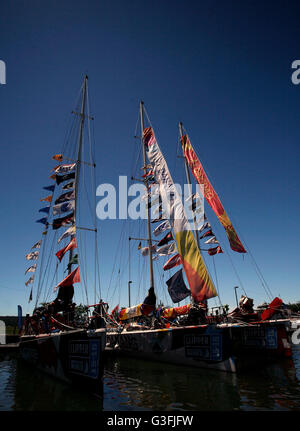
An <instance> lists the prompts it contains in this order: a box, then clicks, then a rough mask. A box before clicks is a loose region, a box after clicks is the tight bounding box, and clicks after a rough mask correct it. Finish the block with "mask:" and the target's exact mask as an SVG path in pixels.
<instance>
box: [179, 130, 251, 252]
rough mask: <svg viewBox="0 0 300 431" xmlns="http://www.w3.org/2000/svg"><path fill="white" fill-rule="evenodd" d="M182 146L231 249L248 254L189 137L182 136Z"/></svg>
mask: <svg viewBox="0 0 300 431" xmlns="http://www.w3.org/2000/svg"><path fill="white" fill-rule="evenodd" d="M181 145H182V148H183V152H184V155H185V157H186V160H187V162H188V164H189V167H190V169H191V171H192V173H193V175H194V177H195V178H196V181H197V182H198V184H200V185H203V189H204V191H203V194H204V197H205V199H206V200H207V202H208V203H209V205H210V206H211V208H212V210H213V211H214V212H215V214H216V216H217V217H218V219H219V221H220V223H221V224H222V225H223V227H224V229H225V231H226V234H227V237H228V240H229V243H230V247H231V248H232V250H234V251H237V252H238V253H246V250H245V249H244V247H243V245H242V243H241V241H240V239H239V237H238V236H237V233H236V231H235V230H234V227H233V226H232V224H231V221H230V220H229V217H228V215H227V214H226V212H225V210H224V208H223V205H222V204H221V201H220V199H219V197H218V195H217V193H216V192H215V190H214V189H213V186H212V185H211V183H210V181H209V179H208V178H207V176H206V173H205V171H204V169H203V167H202V165H201V163H200V161H199V159H198V157H197V155H196V153H195V151H194V149H193V147H192V145H191V143H190V140H189V138H188V136H187V135H184V136H182V138H181Z"/></svg>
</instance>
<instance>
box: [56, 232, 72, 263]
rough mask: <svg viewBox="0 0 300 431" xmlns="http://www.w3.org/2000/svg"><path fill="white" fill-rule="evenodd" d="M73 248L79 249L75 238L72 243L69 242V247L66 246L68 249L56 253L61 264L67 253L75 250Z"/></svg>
mask: <svg viewBox="0 0 300 431" xmlns="http://www.w3.org/2000/svg"><path fill="white" fill-rule="evenodd" d="M73 248H77V242H76V238H75V237H74V238H73V239H71V241H70V242H69V244H68V245H66V247H64V248H62V249H61V250H59V251H58V252H57V253H56V256H57V258H58V260H59V261H60V262H61V260H62V258H63V257H64V255H65V254H66V253H67V251H69V250H73Z"/></svg>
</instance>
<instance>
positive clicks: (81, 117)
mask: <svg viewBox="0 0 300 431" xmlns="http://www.w3.org/2000/svg"><path fill="white" fill-rule="evenodd" d="M87 80H88V76H87V75H85V77H84V80H83V87H82V100H81V110H80V128H79V138H78V150H77V159H76V172H75V214H74V225H76V212H77V196H78V185H79V174H80V163H81V152H82V142H83V128H84V120H85V105H86V103H85V102H86V89H87ZM74 237H75V235H72V237H71V238H72V239H73V238H74ZM72 259H73V249H72V250H70V254H69V270H68V273H69V274H70V273H71V272H72V264H71V263H70V262H71V261H72Z"/></svg>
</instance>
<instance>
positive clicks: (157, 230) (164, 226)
mask: <svg viewBox="0 0 300 431" xmlns="http://www.w3.org/2000/svg"><path fill="white" fill-rule="evenodd" d="M167 229H171V225H170V223H169V221H168V220H166V221H164V222H163V223H161V224H160V225H159V226H157V228H155V229H154V231H153V234H154V236H158V235H159V234H160V233H162V232H164V231H165V230H167Z"/></svg>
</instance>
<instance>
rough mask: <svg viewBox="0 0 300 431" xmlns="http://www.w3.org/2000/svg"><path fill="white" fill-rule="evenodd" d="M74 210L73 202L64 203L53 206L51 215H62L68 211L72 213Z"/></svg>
mask: <svg viewBox="0 0 300 431" xmlns="http://www.w3.org/2000/svg"><path fill="white" fill-rule="evenodd" d="M74 208H75V200H72V201H68V202H64V203H62V204H58V205H54V207H53V215H54V216H55V215H58V214H62V213H67V212H69V211H73V210H74Z"/></svg>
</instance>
